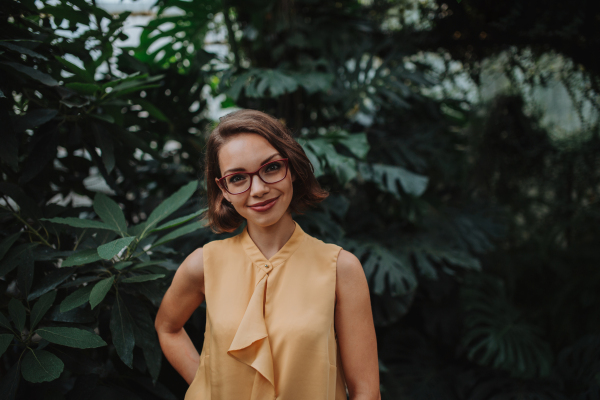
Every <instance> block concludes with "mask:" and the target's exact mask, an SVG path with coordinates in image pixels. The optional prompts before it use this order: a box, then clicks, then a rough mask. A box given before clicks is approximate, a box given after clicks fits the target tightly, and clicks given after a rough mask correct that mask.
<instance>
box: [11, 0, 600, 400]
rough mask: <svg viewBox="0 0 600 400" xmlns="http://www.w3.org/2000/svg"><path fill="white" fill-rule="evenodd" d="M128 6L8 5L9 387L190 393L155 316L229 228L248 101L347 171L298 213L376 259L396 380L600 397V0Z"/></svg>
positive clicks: (387, 351) (388, 382)
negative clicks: (210, 196)
mask: <svg viewBox="0 0 600 400" xmlns="http://www.w3.org/2000/svg"><path fill="white" fill-rule="evenodd" d="M109 3H110V4H109ZM140 3H143V1H140V2H133V3H129V4H130V5H132V8H131V10H134V11H135V5H136V4H138V5H139V4H140ZM111 4H112V6H113V8H112V9H111ZM115 4H121V5H123V4H125V3H119V2H114V4H113V3H111V2H106V3H101V2H100V1H98V4H97V3H96V2H95V1H86V0H69V1H59V0H56V1H33V0H22V1H9V2H5V3H4V4H3V6H2V8H1V9H0V24H1V25H0V35H1V36H0V121H1V123H2V124H1V127H0V135H1V136H2V144H1V145H0V156H1V163H0V168H1V170H2V181H1V182H0V196H1V200H0V220H1V221H2V224H1V228H0V291H1V293H2V297H1V298H0V299H1V300H0V354H1V358H0V376H1V379H0V397H1V398H2V399H28V400H29V399H81V398H90V399H106V398H109V397H110V398H115V399H120V398H127V399H177V398H183V395H184V393H185V391H186V389H187V385H186V383H185V381H183V379H182V378H181V377H180V376H179V375H178V374H177V373H176V372H175V371H174V369H173V368H172V367H171V366H170V365H169V364H168V362H164V361H165V360H164V359H163V357H162V354H161V352H160V348H159V347H158V342H157V338H156V334H155V331H154V327H153V320H154V316H155V313H156V310H157V307H158V305H159V304H160V301H161V298H162V295H163V293H164V291H165V290H166V288H167V287H168V286H169V283H170V279H171V278H172V276H173V274H174V271H175V270H176V269H177V267H178V265H179V264H180V263H181V261H182V260H183V259H184V258H185V257H186V256H187V255H188V254H189V253H190V252H192V251H193V250H194V249H195V248H197V247H199V246H202V245H203V244H204V243H206V242H208V241H210V240H214V239H216V238H219V237H225V236H227V235H222V236H217V235H214V234H213V233H211V232H210V231H209V230H208V229H206V228H205V227H204V223H203V221H202V220H201V214H202V212H203V207H204V205H205V203H204V189H203V187H204V184H203V182H202V165H201V159H202V151H203V146H204V143H205V139H206V132H207V131H208V130H210V127H211V126H213V124H214V123H215V121H216V120H218V117H219V116H220V115H223V114H225V113H227V112H230V111H232V110H235V109H237V108H253V109H259V110H262V111H265V112H268V113H270V114H272V115H275V116H276V117H278V118H280V119H281V121H282V122H284V123H285V124H286V125H287V126H289V127H290V128H291V129H292V131H293V132H294V135H295V137H296V138H297V140H298V141H299V142H300V143H301V144H302V146H303V147H304V149H305V151H306V153H307V155H308V157H309V158H310V160H311V162H312V163H313V165H314V168H315V174H316V175H317V176H318V177H319V180H320V182H321V184H322V185H323V186H324V187H326V188H328V189H329V190H330V192H331V196H330V197H329V198H328V199H327V200H326V201H325V202H324V203H322V204H321V205H320V206H319V207H318V208H316V209H314V210H311V211H310V212H307V213H306V214H304V215H296V216H295V219H296V220H297V221H298V222H299V223H300V224H301V225H302V227H303V229H305V230H306V231H307V232H308V233H310V234H311V235H313V236H316V237H318V238H320V239H322V240H324V241H327V242H333V243H337V244H339V245H341V246H343V247H344V248H346V249H347V250H349V251H352V252H353V253H354V254H356V255H357V256H358V257H359V258H360V260H361V262H362V264H363V266H364V269H365V273H366V275H367V278H368V281H369V284H370V288H371V293H372V306H373V312H374V316H375V323H376V328H377V336H378V346H379V357H380V371H381V392H382V398H383V399H415V400H420V399H468V400H480V399H481V400H483V399H495V400H496V399H577V400H580V399H581V400H584V399H586V400H587V399H590V400H591V399H597V398H600V329H599V328H600V313H599V312H598V310H599V309H600V291H599V290H598V288H599V287H600V272H599V271H600V270H599V269H598V264H599V261H600V256H599V255H598V250H597V245H598V243H599V238H600V232H599V231H600V208H599V197H598V196H599V194H600V193H599V192H600V185H599V184H600V141H599V134H598V133H599V130H598V111H599V109H600V100H599V97H598V93H599V85H600V78H599V76H600V64H598V58H597V56H596V55H595V51H596V50H597V49H598V46H599V45H600V30H599V29H598V27H599V26H600V23H599V21H600V3H597V2H589V1H575V2H569V3H565V2H558V1H541V0H532V1H528V2H521V1H518V0H508V1H503V2H492V1H472V0H451V1H447V2H446V1H444V0H437V1H436V0H419V1H416V0H389V1H383V0H361V1H350V0H348V1H336V2H322V1H314V0H294V1H292V0H278V1H273V0H246V1H239V0H228V1H224V0H223V1H219V0H206V1H183V0H173V1H171V0H164V1H158V2H156V4H154V3H153V4H152V5H153V7H152V8H150V7H146V10H151V12H134V13H131V11H122V12H120V11H119V10H125V9H127V7H121V8H120V9H119V7H116V6H115ZM115 7H116V8H115ZM136 18H137V19H136ZM140 18H141V19H140ZM132 21H133V23H132ZM140 21H141V22H140ZM135 24H137V25H139V26H137V27H136V26H135ZM132 39H134V40H132ZM237 233H238V232H234V233H233V234H237ZM204 310H205V308H204V307H203V306H202V307H199V308H198V310H197V311H196V312H195V313H194V315H193V316H192V318H191V319H190V320H189V322H188V323H187V324H186V326H185V328H186V331H187V332H188V333H189V335H190V337H191V338H192V340H193V341H194V343H195V345H196V346H197V347H198V350H200V346H201V345H202V338H203V332H204V324H205V313H204Z"/></svg>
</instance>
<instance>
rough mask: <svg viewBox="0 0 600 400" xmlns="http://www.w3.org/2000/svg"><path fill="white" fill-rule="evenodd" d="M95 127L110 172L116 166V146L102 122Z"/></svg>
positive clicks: (96, 137) (98, 143)
mask: <svg viewBox="0 0 600 400" xmlns="http://www.w3.org/2000/svg"><path fill="white" fill-rule="evenodd" d="M93 128H94V129H93V132H94V137H95V139H96V144H97V145H98V147H100V150H101V151H102V162H103V163H104V166H105V167H106V172H107V173H108V174H110V173H111V172H112V170H113V169H114V167H115V148H114V143H113V139H112V136H111V134H110V132H109V131H108V130H106V129H104V127H103V126H101V124H94V126H93ZM105 222H106V221H105Z"/></svg>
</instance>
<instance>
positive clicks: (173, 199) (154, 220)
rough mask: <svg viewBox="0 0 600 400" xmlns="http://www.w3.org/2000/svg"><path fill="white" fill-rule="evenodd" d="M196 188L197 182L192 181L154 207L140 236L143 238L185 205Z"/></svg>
mask: <svg viewBox="0 0 600 400" xmlns="http://www.w3.org/2000/svg"><path fill="white" fill-rule="evenodd" d="M197 188H198V182H197V181H192V182H190V183H188V184H187V185H185V186H183V187H182V188H181V189H179V190H178V191H177V192H175V193H173V194H172V195H171V196H169V197H168V198H167V199H166V200H164V201H163V202H162V203H161V204H159V205H158V207H156V208H155V209H154V210H153V211H152V213H150V216H149V217H148V219H147V220H146V226H145V228H144V231H143V232H142V234H141V235H140V236H141V237H144V236H145V234H146V232H149V231H150V230H152V229H154V227H155V226H156V225H157V224H158V223H159V222H160V221H162V220H163V219H165V218H167V217H168V216H169V215H171V214H172V213H173V212H174V211H176V210H177V209H179V208H180V207H181V206H182V205H184V204H185V202H186V201H188V200H189V198H190V197H192V195H193V194H194V192H195V191H196V189H197Z"/></svg>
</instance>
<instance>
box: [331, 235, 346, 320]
mask: <svg viewBox="0 0 600 400" xmlns="http://www.w3.org/2000/svg"><path fill="white" fill-rule="evenodd" d="M338 247H339V249H338V251H337V255H336V256H335V289H334V291H333V299H334V303H333V304H334V306H333V310H334V313H335V308H336V307H337V267H338V260H339V259H340V253H341V252H342V250H344V248H343V247H341V246H338Z"/></svg>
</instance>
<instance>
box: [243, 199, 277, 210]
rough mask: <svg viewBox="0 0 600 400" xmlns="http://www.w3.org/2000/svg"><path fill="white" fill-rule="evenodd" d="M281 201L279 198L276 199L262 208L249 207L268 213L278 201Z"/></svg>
mask: <svg viewBox="0 0 600 400" xmlns="http://www.w3.org/2000/svg"><path fill="white" fill-rule="evenodd" d="M278 199H279V197H275V199H274V200H273V201H271V202H269V203H267V204H265V205H262V206H248V207H249V208H251V209H253V210H254V211H259V212H262V211H267V210H268V209H270V208H271V207H273V206H274V205H275V203H277V200H278Z"/></svg>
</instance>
